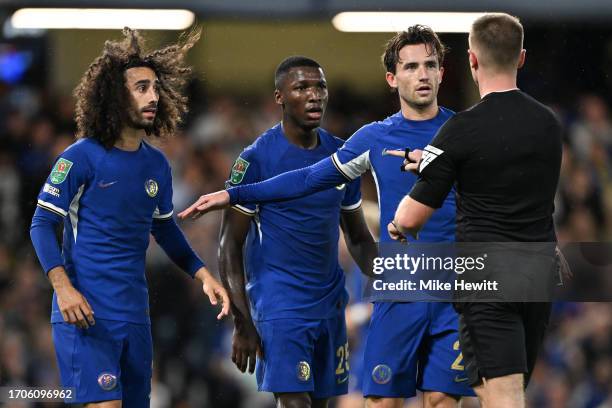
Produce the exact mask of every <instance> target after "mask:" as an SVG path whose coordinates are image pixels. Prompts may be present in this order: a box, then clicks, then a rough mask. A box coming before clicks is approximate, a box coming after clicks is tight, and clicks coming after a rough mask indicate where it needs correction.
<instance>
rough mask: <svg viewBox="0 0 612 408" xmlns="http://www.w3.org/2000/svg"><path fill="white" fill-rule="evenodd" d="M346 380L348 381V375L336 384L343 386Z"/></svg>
mask: <svg viewBox="0 0 612 408" xmlns="http://www.w3.org/2000/svg"><path fill="white" fill-rule="evenodd" d="M346 380H348V375H347V376H346V377H344V378H342V379H340V380H338V381H337V382H338V384H343V383H345V382H346Z"/></svg>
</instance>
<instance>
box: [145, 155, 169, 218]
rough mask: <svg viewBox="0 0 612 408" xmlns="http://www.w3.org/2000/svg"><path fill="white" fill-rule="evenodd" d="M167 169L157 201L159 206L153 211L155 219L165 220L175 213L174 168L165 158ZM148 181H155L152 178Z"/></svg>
mask: <svg viewBox="0 0 612 408" xmlns="http://www.w3.org/2000/svg"><path fill="white" fill-rule="evenodd" d="M164 162H165V166H166V171H165V174H164V180H163V182H162V183H161V186H162V187H161V189H160V191H159V199H158V201H157V208H155V211H154V212H153V219H156V220H165V219H169V218H172V214H173V213H174V204H173V203H172V195H173V192H172V169H171V167H170V164H169V163H168V162H167V161H166V159H165V158H164ZM147 183H154V181H152V180H150V181H148V182H147Z"/></svg>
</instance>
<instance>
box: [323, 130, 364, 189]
mask: <svg viewBox="0 0 612 408" xmlns="http://www.w3.org/2000/svg"><path fill="white" fill-rule="evenodd" d="M369 134H370V132H369V127H368V126H365V127H362V128H361V129H359V130H358V131H357V132H355V133H354V134H353V136H351V137H350V138H349V139H348V140H347V141H346V142H345V143H344V145H343V146H342V147H340V148H339V149H338V151H337V152H336V153H334V154H333V156H332V161H333V163H334V166H336V168H337V169H338V171H339V172H340V173H342V175H344V177H346V178H347V179H348V180H355V179H356V178H357V177H359V176H361V175H362V174H363V173H365V172H366V171H367V170H368V169H369V168H370V144H371V141H372V139H371V138H370V137H369Z"/></svg>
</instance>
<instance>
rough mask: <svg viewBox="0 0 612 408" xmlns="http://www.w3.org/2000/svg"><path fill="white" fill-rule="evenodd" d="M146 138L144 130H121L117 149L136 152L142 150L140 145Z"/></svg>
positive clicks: (125, 128) (129, 128)
mask: <svg viewBox="0 0 612 408" xmlns="http://www.w3.org/2000/svg"><path fill="white" fill-rule="evenodd" d="M143 138H144V130H142V129H134V128H131V127H127V126H126V127H124V128H123V129H122V130H121V135H120V137H119V140H117V141H116V142H115V147H116V148H117V149H121V150H127V151H130V152H134V151H136V150H138V149H139V148H140V143H141V142H142V139H143Z"/></svg>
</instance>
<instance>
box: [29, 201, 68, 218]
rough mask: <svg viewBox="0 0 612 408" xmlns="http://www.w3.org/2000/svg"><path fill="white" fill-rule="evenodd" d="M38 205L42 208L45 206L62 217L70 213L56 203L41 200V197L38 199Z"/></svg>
mask: <svg viewBox="0 0 612 408" xmlns="http://www.w3.org/2000/svg"><path fill="white" fill-rule="evenodd" d="M36 205H38V206H39V207H41V208H44V209H45V210H48V211H51V212H52V213H55V214H57V215H60V216H62V217H65V216H66V215H68V212H67V211H66V210H63V209H61V208H60V207H58V206H56V205H53V204H51V203H48V202H46V201H43V200H40V199H39V200H38V202H37V203H36Z"/></svg>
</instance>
